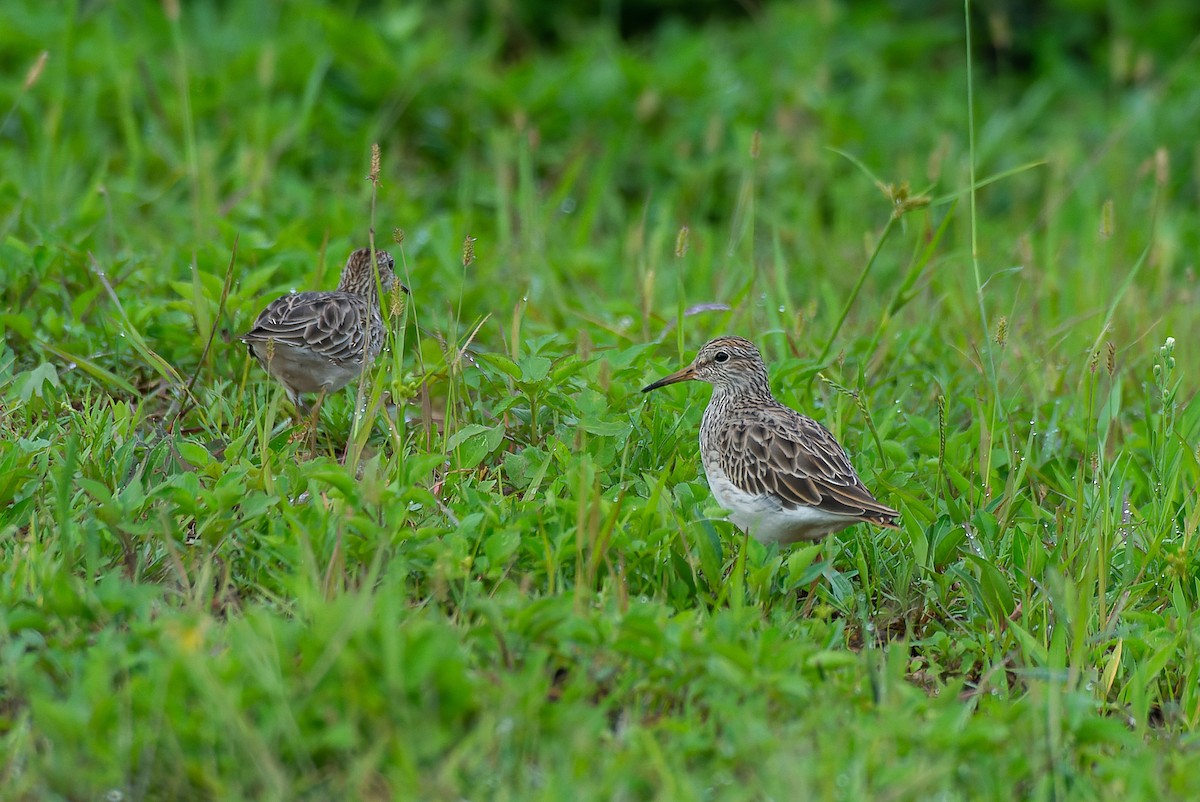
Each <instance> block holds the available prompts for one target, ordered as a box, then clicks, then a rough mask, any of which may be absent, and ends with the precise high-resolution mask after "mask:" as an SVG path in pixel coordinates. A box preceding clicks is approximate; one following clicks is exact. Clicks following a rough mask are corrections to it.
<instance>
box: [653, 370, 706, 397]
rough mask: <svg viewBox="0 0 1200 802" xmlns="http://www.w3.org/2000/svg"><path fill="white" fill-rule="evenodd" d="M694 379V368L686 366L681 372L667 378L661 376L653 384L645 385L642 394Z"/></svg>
mask: <svg viewBox="0 0 1200 802" xmlns="http://www.w3.org/2000/svg"><path fill="white" fill-rule="evenodd" d="M694 378H696V366H695V365H688V366H687V367H686V368H684V369H683V370H677V371H675V372H674V373H672V374H670V375H669V376H663V377H662V378H661V379H659V380H658V381H656V382H654V383H653V384H647V385H646V386H645V387H643V388H642V392H643V393H648V392H650V391H651V390H657V389H658V388H659V387H666V386H667V385H668V384H675V383H676V382H685V381H688V380H690V379H694Z"/></svg>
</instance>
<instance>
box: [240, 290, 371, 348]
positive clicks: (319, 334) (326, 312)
mask: <svg viewBox="0 0 1200 802" xmlns="http://www.w3.org/2000/svg"><path fill="white" fill-rule="evenodd" d="M366 316H367V308H366V303H365V302H362V301H360V299H358V298H356V297H354V296H347V295H333V294H331V293H324V292H298V293H293V294H292V295H285V296H283V297H282V298H277V299H275V300H274V301H272V302H271V303H270V304H269V305H268V306H267V308H266V309H264V310H263V311H262V313H261V314H260V315H259V316H258V319H257V320H256V321H254V327H253V328H252V329H250V331H248V332H246V333H245V334H244V335H242V339H243V340H245V341H246V342H267V341H273V342H275V343H278V344H281V345H287V346H292V347H294V348H306V349H308V350H310V351H312V352H313V353H314V354H319V355H321V356H323V357H325V358H327V359H329V360H330V361H332V362H355V361H362V358H363V337H364V332H365V330H366V325H365V321H366Z"/></svg>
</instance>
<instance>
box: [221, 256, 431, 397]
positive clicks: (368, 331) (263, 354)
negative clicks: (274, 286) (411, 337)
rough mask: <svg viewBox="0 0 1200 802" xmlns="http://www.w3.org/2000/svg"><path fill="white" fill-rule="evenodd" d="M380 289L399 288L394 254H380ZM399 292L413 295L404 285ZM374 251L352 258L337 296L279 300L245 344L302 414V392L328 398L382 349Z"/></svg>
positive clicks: (305, 295)
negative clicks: (327, 395)
mask: <svg viewBox="0 0 1200 802" xmlns="http://www.w3.org/2000/svg"><path fill="white" fill-rule="evenodd" d="M375 258H376V261H377V262H378V264H379V284H378V287H379V289H381V290H383V292H384V293H387V292H388V291H390V290H391V288H392V286H393V285H394V284H396V283H397V281H396V273H395V268H396V264H395V262H393V261H392V257H391V255H390V254H389V253H388V252H387V251H375ZM400 289H402V290H404V291H405V292H408V288H407V287H405V286H404V285H403V284H401V285H400ZM384 333H385V330H384V325H383V318H382V316H380V314H379V297H378V295H377V293H376V283H375V270H374V269H372V264H371V249H370V248H359V249H358V250H356V251H354V252H353V253H351V254H350V258H349V259H347V260H346V267H345V268H343V269H342V279H341V281H339V282H338V288H337V289H336V290H335V291H333V292H295V293H291V294H290V295H284V296H281V297H279V298H276V299H275V300H274V301H271V303H269V304H267V308H266V309H264V310H263V311H262V312H260V313H259V315H258V318H257V319H256V320H255V321H254V326H253V328H251V329H250V331H248V332H246V333H245V334H243V335H242V336H241V337H240V339H241V340H242V341H243V342H245V343H246V345H247V346H249V348H250V353H251V354H253V355H254V356H255V357H256V358H257V359H258V361H259V362H261V363H262V365H263V367H264V368H266V370H267V373H270V374H271V375H272V376H274V377H275V378H276V379H278V380H279V383H280V384H282V385H283V389H284V390H286V391H287V396H288V398H289V399H290V400H291V402H292V404H294V405H295V407H296V409H297V410H299V411H300V412H302V413H303V412H307V411H308V409H307V407H306V406H305V405H304V403H303V402H302V401H301V400H300V396H301V394H303V393H320V394H321V396H320V398H323V397H324V395H325V394H326V393H330V392H334V391H336V390H340V389H342V388H343V387H345V386H346V385H347V384H348V383H349V382H350V381H351V380H353V379H355V378H357V377H358V376H360V375H361V374H362V372H363V371H364V370H365V369H366V368H367V367H369V366H370V365H371V364H372V363H373V362H374V361H375V357H377V356H379V352H380V351H381V350H382V349H383V340H384Z"/></svg>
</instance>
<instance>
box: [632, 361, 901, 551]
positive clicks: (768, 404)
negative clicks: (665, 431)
mask: <svg viewBox="0 0 1200 802" xmlns="http://www.w3.org/2000/svg"><path fill="white" fill-rule="evenodd" d="M690 379H694V380H697V381H703V382H708V383H709V384H711V385H712V386H713V394H712V399H711V400H710V401H709V402H708V407H707V408H706V409H705V410H704V418H703V419H702V420H701V421H700V458H701V460H702V461H703V462H704V474H705V476H707V477H708V486H709V487H710V488H711V489H712V494H713V496H714V497H716V500H717V502H718V503H719V504H720V505H721V506H722V507H724V508H725V509H727V510H729V520H730V521H732V522H733V524H734V525H735V526H737V527H738V528H739V529H741V530H742V531H743V532H746V533H747V534H749V535H751V536H752V537H753V538H754V539H755V540H758V541H759V542H761V543H779V544H780V545H786V544H788V543H795V542H796V541H798V540H820V539H821V538H823V537H825V536H826V535H828V534H831V533H833V532H839V531H841V530H842V529H845V528H846V527H847V526H851V525H853V524H856V523H858V522H860V521H865V522H867V523H871V524H875V525H876V526H883V527H887V528H889V529H898V528H899V526H898V516H899V515H900V513H898V512H897V511H896V510H893V509H892V508H891V507H888V506H886V505H884V504H880V503H879V502H878V501H876V500H875V497H874V496H872V495H871V491H869V490H867V488H866V487H865V486H864V485H863V483H862V480H860V479H859V478H858V474H856V473H855V472H854V466H852V465H851V464H850V456H849V455H848V454H847V453H846V450H845V449H844V448H842V446H841V445H840V444H839V443H838V441H837V440H835V439H834V437H833V435H832V434H830V433H829V430H828V429H826V428H825V427H824V426H822V425H821V424H819V423H817V422H816V421H815V420H813V419H812V418H810V417H808V416H806V415H801V414H800V413H799V412H796V411H795V410H793V409H789V408H788V407H785V406H784V405H783V404H781V403H779V402H778V401H776V400H775V397H774V396H773V395H771V388H770V386H769V385H768V382H767V368H766V365H764V364H763V360H762V356H761V355H760V354H759V353H758V349H757V348H755V347H754V343H752V342H750V341H749V340H746V339H744V338H742V337H718V338H717V339H715V340H712V341H710V342H709V343H708V344H706V345H705V346H704V347H703V348H701V349H700V353H698V354H697V355H696V360H695V361H694V362H692V364H690V365H688V366H687V367H686V368H684V369H683V370H680V371H676V372H675V373H672V374H671V375H669V376H664V377H663V378H661V379H659V380H658V381H656V382H654V383H653V384H651V385H649V386H647V387H645V388H643V389H642V392H643V393H647V392H649V391H651V390H654V389H657V388H659V387H663V386H666V385H668V384H674V383H675V382H681V381H688V380H690Z"/></svg>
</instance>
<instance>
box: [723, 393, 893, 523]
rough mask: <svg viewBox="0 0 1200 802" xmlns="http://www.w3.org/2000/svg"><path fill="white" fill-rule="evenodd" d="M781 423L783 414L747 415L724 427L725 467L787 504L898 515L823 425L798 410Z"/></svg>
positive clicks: (743, 483)
mask: <svg viewBox="0 0 1200 802" xmlns="http://www.w3.org/2000/svg"><path fill="white" fill-rule="evenodd" d="M789 411H790V410H789ZM780 424H781V422H780V421H779V420H778V419H776V420H774V421H770V422H768V421H762V420H760V421H754V420H747V421H741V422H737V423H733V424H731V425H728V426H727V427H725V428H724V429H723V430H722V436H721V440H722V442H721V443H720V447H719V449H718V453H719V454H720V461H721V468H722V470H723V471H724V472H725V475H726V476H728V477H729V479H730V481H731V482H733V484H734V485H736V486H737V487H739V488H741V489H742V490H744V491H746V492H747V493H751V494H754V495H771V496H775V497H776V498H778V499H779V500H780V501H781V502H782V503H783V505H784V506H785V507H815V508H817V509H819V510H823V511H825V512H830V513H834V514H836V515H848V516H853V517H856V518H868V519H871V520H877V519H888V520H889V521H890V519H891V518H894V517H895V516H896V515H897V514H898V513H897V512H896V511H895V510H893V509H892V508H891V507H888V506H887V505H885V504H880V503H879V502H878V501H876V500H875V498H874V496H872V495H871V492H870V491H869V490H867V488H866V487H865V486H864V485H863V483H862V481H861V480H859V478H858V474H856V473H855V472H854V466H852V465H851V464H850V457H849V455H847V454H846V450H845V449H844V448H842V446H841V445H840V444H839V443H838V441H837V440H836V439H834V437H833V435H832V434H830V433H829V431H828V430H827V429H826V428H825V427H824V426H822V425H821V424H819V423H817V422H816V421H814V420H812V419H811V418H807V417H804V416H802V415H799V414H797V415H796V416H795V417H794V418H791V417H790V416H789V419H788V420H787V421H786V422H783V425H780Z"/></svg>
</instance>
